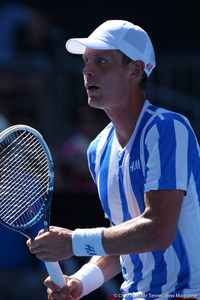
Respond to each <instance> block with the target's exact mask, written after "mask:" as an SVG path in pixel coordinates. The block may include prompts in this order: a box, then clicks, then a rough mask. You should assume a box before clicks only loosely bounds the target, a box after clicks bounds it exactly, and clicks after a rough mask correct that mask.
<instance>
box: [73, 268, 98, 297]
mask: <svg viewBox="0 0 200 300" xmlns="http://www.w3.org/2000/svg"><path fill="white" fill-rule="evenodd" d="M70 277H72V278H76V279H78V280H80V282H81V283H82V292H81V294H80V296H79V297H78V298H77V299H80V298H82V297H83V296H85V295H88V294H89V293H90V292H92V291H94V290H96V289H98V288H99V287H100V286H101V285H102V284H103V283H104V276H103V272H102V271H101V269H100V268H99V267H97V266H96V265H93V264H90V263H87V264H85V265H83V266H82V268H81V269H80V270H78V271H77V272H76V273H75V274H74V275H70Z"/></svg>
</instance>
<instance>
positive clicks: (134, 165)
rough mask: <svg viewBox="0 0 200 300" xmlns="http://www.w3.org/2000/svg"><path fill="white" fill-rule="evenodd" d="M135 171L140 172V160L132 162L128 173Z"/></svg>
mask: <svg viewBox="0 0 200 300" xmlns="http://www.w3.org/2000/svg"><path fill="white" fill-rule="evenodd" d="M136 170H140V160H139V159H136V160H134V161H132V163H131V165H130V171H131V172H133V171H136Z"/></svg>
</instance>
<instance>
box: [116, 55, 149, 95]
mask: <svg viewBox="0 0 200 300" xmlns="http://www.w3.org/2000/svg"><path fill="white" fill-rule="evenodd" d="M119 52H120V53H121V54H122V65H123V67H125V68H126V66H127V65H128V64H129V63H130V62H132V61H133V60H132V59H131V58H130V57H128V56H127V55H126V54H124V53H123V52H121V51H120V50H119ZM147 81H148V77H147V74H146V73H145V72H144V73H143V74H142V79H141V81H140V88H141V89H142V90H143V91H144V90H146V88H147Z"/></svg>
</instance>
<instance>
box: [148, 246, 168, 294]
mask: <svg viewBox="0 0 200 300" xmlns="http://www.w3.org/2000/svg"><path fill="white" fill-rule="evenodd" d="M165 251H166V250H161V251H153V252H152V255H153V257H154V260H155V268H154V270H153V271H152V282H151V284H150V288H151V289H150V291H149V292H150V293H153V294H157V295H159V294H161V292H162V286H163V285H164V284H166V282H167V268H166V262H165V260H164V254H165Z"/></svg>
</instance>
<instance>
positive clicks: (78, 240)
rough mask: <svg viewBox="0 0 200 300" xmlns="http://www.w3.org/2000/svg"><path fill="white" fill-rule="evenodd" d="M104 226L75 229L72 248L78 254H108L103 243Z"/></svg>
mask: <svg viewBox="0 0 200 300" xmlns="http://www.w3.org/2000/svg"><path fill="white" fill-rule="evenodd" d="M103 230H104V228H102V227H100V228H91V229H75V230H74V232H73V236H72V249H73V253H74V255H76V256H93V255H99V256H107V254H106V252H105V251H104V248H103V245H102V233H103Z"/></svg>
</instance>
